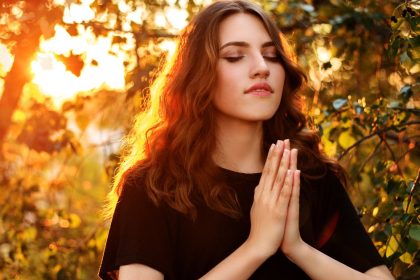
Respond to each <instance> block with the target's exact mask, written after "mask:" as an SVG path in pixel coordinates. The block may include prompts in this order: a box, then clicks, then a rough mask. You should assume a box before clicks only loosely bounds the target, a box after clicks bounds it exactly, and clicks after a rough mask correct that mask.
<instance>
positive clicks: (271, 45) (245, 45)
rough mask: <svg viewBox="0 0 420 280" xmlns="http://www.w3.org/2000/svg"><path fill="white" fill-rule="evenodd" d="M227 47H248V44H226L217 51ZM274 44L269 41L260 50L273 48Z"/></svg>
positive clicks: (238, 42) (235, 42)
mask: <svg viewBox="0 0 420 280" xmlns="http://www.w3.org/2000/svg"><path fill="white" fill-rule="evenodd" d="M229 46H237V47H249V44H248V43H247V42H244V41H233V42H228V43H226V44H224V45H223V46H221V47H220V49H219V51H220V50H222V49H224V48H226V47H229ZM273 46H275V45H274V42H272V41H270V42H265V43H264V44H262V45H261V48H267V47H273Z"/></svg>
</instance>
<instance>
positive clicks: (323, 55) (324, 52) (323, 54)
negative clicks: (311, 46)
mask: <svg viewBox="0 0 420 280" xmlns="http://www.w3.org/2000/svg"><path fill="white" fill-rule="evenodd" d="M316 55H317V57H318V59H319V61H321V62H323V63H326V62H328V61H330V59H331V53H330V51H329V50H328V49H326V48H325V47H318V48H317V49H316Z"/></svg>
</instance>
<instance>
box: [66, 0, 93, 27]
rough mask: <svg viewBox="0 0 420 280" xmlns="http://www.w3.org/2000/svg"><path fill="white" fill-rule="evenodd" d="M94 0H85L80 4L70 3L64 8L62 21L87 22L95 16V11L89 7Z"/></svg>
mask: <svg viewBox="0 0 420 280" xmlns="http://www.w3.org/2000/svg"><path fill="white" fill-rule="evenodd" d="M93 1H94V0H89V1H87V0H85V1H82V3H81V4H76V3H71V4H70V5H69V6H68V5H66V7H65V8H64V16H63V21H64V22H65V23H82V22H88V21H90V20H92V19H93V18H94V17H95V13H94V12H93V10H92V9H91V8H90V4H92V2H93Z"/></svg>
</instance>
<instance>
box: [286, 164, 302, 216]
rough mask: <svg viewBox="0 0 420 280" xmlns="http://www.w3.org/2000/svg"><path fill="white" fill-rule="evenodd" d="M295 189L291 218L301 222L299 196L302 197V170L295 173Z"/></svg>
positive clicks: (291, 205) (292, 195) (293, 191)
mask: <svg viewBox="0 0 420 280" xmlns="http://www.w3.org/2000/svg"><path fill="white" fill-rule="evenodd" d="M292 184H293V188H292V194H291V197H290V207H289V213H288V216H289V215H290V218H291V219H292V220H294V221H298V220H299V196H300V170H294V171H293V183H292Z"/></svg>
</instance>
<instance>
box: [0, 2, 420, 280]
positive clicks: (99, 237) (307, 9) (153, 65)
mask: <svg viewBox="0 0 420 280" xmlns="http://www.w3.org/2000/svg"><path fill="white" fill-rule="evenodd" d="M62 2H63V3H60V1H54V2H53V1H50V0H37V1H18V0H7V1H2V3H1V4H0V28H1V29H0V31H1V32H0V43H1V44H3V45H6V46H7V47H8V48H9V49H10V50H11V53H12V54H13V57H14V61H13V65H12V68H11V69H10V71H9V72H7V73H6V75H5V77H4V89H3V95H2V97H1V99H0V146H2V149H0V155H1V156H0V186H1V188H2V190H3V191H2V192H1V193H0V205H5V206H3V207H2V208H1V210H0V233H1V234H0V236H1V237H0V270H1V271H2V272H3V274H4V275H5V278H6V279H9V278H10V279H13V278H16V277H18V276H20V277H23V278H35V279H39V278H47V279H49V278H60V279H66V278H70V277H71V278H80V279H90V278H93V277H94V275H95V274H96V270H97V265H98V262H99V256H100V255H101V252H102V250H103V246H104V242H105V238H106V233H107V227H108V225H107V224H106V223H104V222H102V221H101V220H100V219H98V214H97V213H98V212H99V210H100V207H101V205H102V204H103V199H104V196H105V194H106V192H107V191H108V188H107V186H108V185H109V181H110V180H111V178H112V175H113V173H114V170H115V167H116V166H117V164H118V158H119V154H118V148H115V147H114V146H117V147H118V145H116V144H118V142H119V140H118V139H119V137H120V136H121V134H124V133H125V132H126V131H127V130H128V129H129V127H130V124H131V122H132V118H133V116H134V114H135V113H136V112H138V111H139V110H142V109H143V108H144V101H145V100H147V98H148V94H149V93H148V90H147V87H148V85H149V82H150V81H151V80H152V79H153V77H154V73H155V71H157V69H158V67H159V64H160V62H161V61H162V59H164V57H165V55H166V52H165V51H163V50H162V49H161V47H160V44H161V43H162V42H164V41H165V40H171V39H173V38H174V37H175V36H176V35H177V33H178V32H179V29H177V28H174V23H171V20H170V18H169V16H168V14H170V13H171V12H174V11H175V12H176V11H179V10H181V12H180V13H181V14H180V15H182V16H184V15H185V17H186V19H187V20H188V19H190V18H191V16H192V15H194V14H195V13H196V12H197V11H198V10H199V9H200V7H201V5H202V4H200V3H198V1H192V0H190V1H185V3H183V2H182V1H164V0H161V1H140V0H126V1H111V0H101V1H76V0H66V1H62ZM82 2H85V4H83V5H88V6H89V9H90V10H91V12H92V17H90V18H89V19H86V18H84V19H80V20H68V19H66V20H65V19H64V17H63V16H64V15H65V14H66V13H69V11H70V10H71V9H72V7H73V8H74V7H77V5H82ZM86 3H88V4H86ZM197 3H198V4H197ZM259 3H261V4H262V6H263V7H264V9H266V10H267V11H270V12H272V13H273V15H274V18H275V20H276V22H277V23H278V25H279V26H280V27H281V29H282V30H283V32H284V33H285V34H286V36H287V37H288V39H290V41H291V42H293V45H294V48H295V50H296V53H297V58H298V61H299V64H300V65H301V66H302V67H303V68H304V70H305V71H306V73H308V77H309V84H308V85H309V87H308V88H307V89H306V90H305V92H304V97H305V101H306V102H305V103H306V105H307V111H308V114H309V116H310V120H311V122H312V124H313V126H314V127H315V128H317V129H318V130H319V133H320V134H321V135H322V141H323V144H324V147H325V151H326V152H327V153H328V154H329V155H330V156H332V157H336V158H337V159H339V160H340V162H341V164H343V165H344V166H345V167H346V169H347V170H348V172H349V178H350V181H351V183H352V185H353V186H354V187H353V188H350V189H349V192H350V194H351V195H352V199H353V202H354V203H355V204H356V206H357V208H358V210H359V213H360V215H361V217H362V221H363V223H364V225H365V227H366V229H367V230H368V232H369V234H370V235H371V238H372V240H373V241H374V243H375V245H376V246H377V248H378V250H379V252H380V253H381V255H382V256H383V258H384V259H385V260H386V262H387V264H388V266H389V267H390V268H391V269H392V271H393V273H394V275H396V276H399V277H400V279H414V278H415V277H418V275H419V274H418V273H419V265H418V264H419V258H420V256H419V254H418V251H419V250H418V249H419V248H420V243H419V242H420V225H419V219H418V216H419V214H420V206H419V199H420V198H419V179H418V178H419V176H418V172H419V171H418V166H419V165H420V164H419V163H420V160H419V159H420V157H419V156H420V154H419V149H418V144H419V135H418V132H417V130H418V129H417V128H418V125H419V122H420V121H419V114H420V112H419V108H418V107H419V101H418V99H416V98H417V96H416V95H415V93H416V92H418V87H419V83H418V72H419V71H420V69H419V63H418V62H419V51H418V48H419V42H420V41H419V39H418V38H419V37H418V33H419V27H418V23H419V17H418V5H417V4H416V1H404V2H401V1H383V2H378V1H373V0H358V1H333V0H330V1H329V0H321V1H300V0H289V1H268V0H265V1H259ZM182 11H184V12H182ZM165 13H166V14H165ZM156 18H158V19H159V20H156ZM159 21H161V22H162V23H159ZM157 23H159V24H157ZM57 26H62V27H64V28H65V29H66V31H67V33H68V34H69V35H70V36H73V37H76V36H79V35H81V34H80V33H81V32H84V31H83V30H85V31H86V30H88V31H89V32H92V33H93V34H94V35H95V36H96V37H97V38H99V37H101V36H102V37H107V36H109V37H112V38H113V41H112V46H113V48H111V49H110V50H109V52H110V53H112V52H114V51H115V49H118V50H119V51H121V52H125V53H126V56H125V61H124V65H125V77H126V85H127V88H126V90H125V91H123V92H121V91H115V90H112V89H106V88H98V89H97V90H95V91H93V92H81V93H80V94H79V95H78V96H77V97H75V98H74V99H72V100H68V101H67V102H65V103H64V104H63V105H62V107H61V108H55V107H54V106H53V104H52V102H51V100H49V99H48V98H34V96H35V94H36V87H35V86H33V83H32V82H31V73H30V71H29V69H30V64H31V61H32V59H33V57H34V55H35V54H36V53H37V51H38V49H39V44H40V42H41V41H42V40H45V39H48V38H51V37H52V36H54V30H55V27H57ZM54 57H56V58H57V59H58V60H60V61H62V62H63V63H64V64H65V65H66V67H67V69H68V70H69V71H71V72H72V73H73V74H74V75H76V76H78V75H80V73H81V71H82V70H83V68H84V67H86V66H87V65H88V64H89V63H100V62H97V61H96V62H95V61H87V60H86V58H85V57H84V56H83V54H76V53H73V52H72V53H70V54H68V55H67V56H65V55H62V54H57V53H56V54H54ZM0 63H1V61H0ZM25 84H26V87H24V85H25ZM23 93H25V94H23ZM116 116H117V117H116ZM91 129H94V130H95V131H101V132H103V133H108V132H107V131H111V132H112V133H115V134H116V135H117V136H118V138H117V139H116V140H113V139H110V140H109V141H104V143H99V144H92V143H89V142H88V141H87V140H86V137H85V135H86V134H89V131H90V130H91ZM6 135H7V137H6ZM113 135H114V134H113ZM114 137H115V136H114ZM102 159H104V160H102ZM10 201H13V202H14V203H10Z"/></svg>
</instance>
